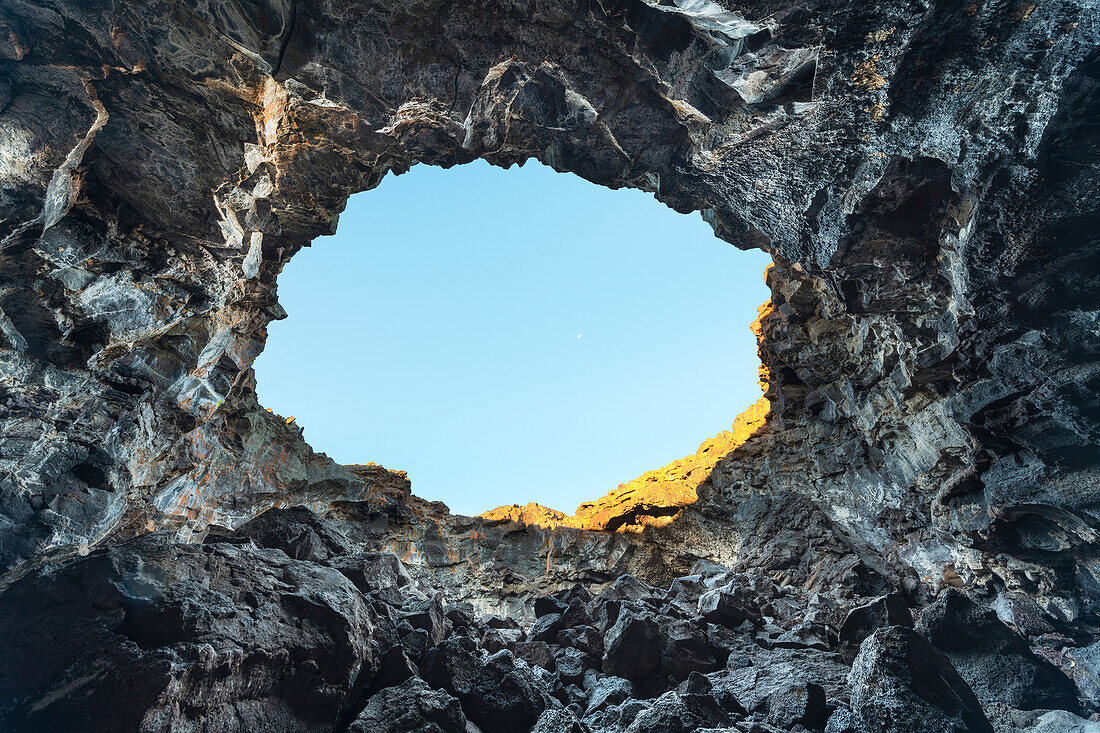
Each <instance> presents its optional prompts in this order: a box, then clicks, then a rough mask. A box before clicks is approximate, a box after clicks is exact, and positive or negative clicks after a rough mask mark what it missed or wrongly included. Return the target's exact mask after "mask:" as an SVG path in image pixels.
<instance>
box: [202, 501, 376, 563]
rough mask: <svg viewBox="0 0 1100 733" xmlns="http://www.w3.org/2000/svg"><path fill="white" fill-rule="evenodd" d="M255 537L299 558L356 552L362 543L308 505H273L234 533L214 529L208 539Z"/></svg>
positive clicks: (315, 557) (309, 558)
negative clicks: (351, 537)
mask: <svg viewBox="0 0 1100 733" xmlns="http://www.w3.org/2000/svg"><path fill="white" fill-rule="evenodd" d="M242 540H251V541H253V542H255V543H256V544H257V545H259V546H260V547H271V548H274V549H278V550H282V551H283V552H285V553H286V554H287V555H289V556H290V557H292V558H294V559H295V560H313V561H321V560H327V559H329V558H331V557H336V556H338V555H348V554H354V553H355V552H357V551H358V549H359V548H358V547H357V546H356V544H355V543H354V542H352V541H351V540H350V539H348V537H347V536H346V535H345V534H344V533H343V532H341V531H340V530H338V529H336V527H335V526H333V525H332V523H331V522H328V521H326V520H324V519H322V518H321V517H318V516H317V515H316V514H314V513H313V512H312V511H310V510H309V509H307V508H305V507H304V506H295V507H290V508H288V509H279V508H272V509H268V510H267V511H265V512H263V513H262V514H260V515H258V516H257V517H255V518H254V519H251V520H249V521H247V522H245V523H244V524H242V525H241V526H239V527H237V529H236V530H234V531H233V532H232V533H229V534H225V533H222V532H212V533H211V534H210V536H209V537H208V538H207V542H210V543H220V542H240V541H242Z"/></svg>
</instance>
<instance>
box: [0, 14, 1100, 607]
mask: <svg viewBox="0 0 1100 733" xmlns="http://www.w3.org/2000/svg"><path fill="white" fill-rule="evenodd" d="M1090 7H1091V6H1089V5H1088V4H1087V3H1075V2H1068V1H1066V2H1046V3H1042V4H1039V5H1034V4H1030V3H1023V4H1015V3H999V2H988V3H976V4H973V5H967V6H962V5H959V4H955V3H925V4H922V3H907V2H886V3H876V4H848V3H840V2H828V1H826V0H822V1H821V2H815V3H811V4H810V5H809V6H795V5H789V4H786V3H782V2H750V3H742V4H740V5H738V6H737V8H736V9H727V8H724V7H722V6H719V5H716V4H713V3H698V4H691V3H682V4H681V5H680V6H677V5H674V4H658V3H650V2H644V1H641V0H631V1H627V2H581V3H561V2H541V1H540V2H535V3H507V2H503V3H502V2H492V3H466V4H454V3H447V2H410V3H400V4H396V5H395V4H392V3H370V2H339V1H337V0H330V1H329V2H323V3H315V4H305V3H291V2H289V0H287V1H286V2H226V3H185V2H178V3H177V2H162V3H136V4H135V3H112V2H107V1H104V2H96V3H77V2H61V1H58V0H54V1H52V2H35V3H27V2H21V1H20V0H12V1H11V2H7V3H5V5H4V7H3V9H2V20H0V22H2V23H3V25H4V33H2V34H0V210H2V212H3V213H2V219H0V309H2V312H0V332H2V334H3V338H2V339H0V405H2V413H0V421H2V426H3V430H2V436H0V562H2V564H3V569H4V571H5V572H6V573H7V575H6V578H7V579H8V580H11V579H14V578H16V577H19V576H20V575H22V574H23V573H25V572H26V571H27V570H28V569H31V568H34V567H36V566H37V565H39V564H41V563H43V562H45V561H49V560H54V559H58V558H60V557H65V556H68V555H72V554H74V553H83V552H87V551H88V550H89V548H94V547H96V546H100V545H103V544H105V543H106V544H111V543H116V542H119V541H121V540H123V539H125V538H128V537H132V536H135V535H138V534H142V533H145V532H148V531H150V530H154V529H157V528H166V529H170V530H172V531H173V532H174V533H175V537H176V538H177V539H179V540H181V541H188V540H197V539H201V538H202V537H203V536H204V533H205V532H206V531H207V528H208V527H210V526H211V525H218V526H220V527H230V528H231V527H235V526H237V525H239V524H241V523H242V522H244V521H246V520H248V519H249V518H251V517H254V516H256V515H257V514H258V513H260V512H262V511H264V510H265V509H267V508H269V507H271V506H276V505H278V506H289V505H295V504H305V505H307V506H309V507H311V508H313V509H314V510H315V511H317V512H319V513H321V514H323V515H326V516H328V517H330V518H332V519H333V520H334V521H339V522H341V523H343V524H342V526H345V527H346V529H347V531H348V532H349V533H350V534H353V535H355V536H356V538H357V539H359V540H361V541H363V542H366V543H368V544H374V545H377V546H378V547H387V548H390V549H395V550H398V551H399V554H402V555H403V556H404V557H405V558H406V560H408V561H409V562H410V563H411V565H412V566H414V567H415V568H417V569H418V571H419V572H421V573H423V574H424V576H425V577H431V578H434V581H433V582H436V583H437V584H440V585H442V586H443V587H449V588H451V589H452V591H453V592H455V593H457V594H459V595H460V596H462V595H463V594H465V596H466V597H468V598H470V599H472V600H477V601H478V602H480V603H485V604H487V605H488V606H491V607H494V608H512V609H519V608H522V607H524V604H526V603H529V600H530V594H531V593H532V592H534V591H536V590H547V589H552V588H556V587H561V586H564V585H567V584H570V583H572V582H574V581H577V580H581V581H585V582H592V583H600V582H606V581H607V580H610V579H611V578H613V577H615V576H616V575H618V574H619V573H621V572H624V571H627V570H630V571H633V572H635V573H638V574H639V575H641V576H642V577H646V578H650V579H653V580H655V581H657V580H660V581H664V580H667V579H669V578H671V577H675V576H676V575H677V574H682V573H683V572H686V570H687V569H688V568H689V567H690V566H691V564H692V563H693V562H694V561H695V560H696V559H698V558H710V559H714V560H720V561H723V562H725V563H727V564H740V565H741V566H744V567H756V568H759V569H763V570H766V571H767V572H769V573H772V574H778V575H780V576H786V577H788V578H793V579H796V580H798V582H803V583H809V584H811V585H813V584H815V583H816V584H818V585H820V586H822V587H824V586H827V585H829V584H830V583H833V582H840V579H842V578H843V579H847V580H845V581H844V582H849V581H850V582H858V583H865V584H867V587H868V588H872V587H875V586H876V584H882V583H886V582H887V581H885V580H882V579H889V581H888V582H889V583H894V584H907V586H908V587H910V588H911V589H917V588H921V587H923V588H926V589H936V588H938V587H940V586H943V585H958V586H966V587H977V586H983V587H992V588H994V589H1001V590H1008V591H1018V592H1022V593H1025V594H1027V595H1028V596H1031V597H1033V598H1034V599H1036V600H1037V601H1038V603H1039V604H1040V606H1041V607H1042V608H1043V609H1045V611H1046V612H1048V613H1050V614H1052V615H1053V616H1055V617H1057V618H1059V619H1063V620H1065V621H1067V622H1073V623H1081V624H1084V625H1085V626H1087V627H1091V626H1092V625H1094V624H1095V622H1096V618H1095V602H1096V600H1097V598H1098V593H1100V588H1098V587H1097V581H1096V576H1097V571H1098V565H1097V562H1098V558H1097V546H1096V541H1097V534H1096V533H1097V527H1098V525H1100V522H1098V517H1097V514H1096V500H1095V497H1096V496H1097V491H1096V489H1097V477H1098V473H1097V471H1098V467H1097V460H1098V455H1097V451H1096V445H1097V438H1098V417H1100V413H1098V409H1100V405H1098V401H1097V399H1098V398H1097V389H1096V388H1097V384H1098V379H1100V376H1098V363H1100V362H1098V360H1097V336H1096V334H1097V323H1098V321H1097V318H1098V315H1097V314H1098V305H1100V304H1098V301H1097V292H1098V291H1097V277H1098V273H1097V262H1100V259H1098V258H1097V256H1096V255H1097V247H1098V240H1097V232H1098V231H1100V221H1098V218H1097V215H1096V209H1097V207H1096V202H1097V195H1098V194H1097V191H1096V184H1095V181H1096V180H1097V176H1096V174H1097V166H1098V165H1100V147H1098V146H1097V144H1096V126H1095V122H1094V119H1095V115H1096V112H1097V110H1098V107H1097V93H1098V92H1097V74H1098V70H1100V66H1098V61H1097V58H1098V57H1097V44H1096V38H1097V37H1098V32H1100V27H1098V22H1097V16H1096V13H1095V10H1094V9H1091V10H1090V9H1089V8H1090ZM531 157H534V158H537V159H538V160H540V161H542V162H544V163H546V164H548V165H551V166H553V167H554V168H556V169H558V170H561V171H569V172H573V173H575V174H577V175H580V176H582V177H584V178H586V179H587V180H590V181H593V182H595V183H598V184H601V185H607V186H611V187H619V186H631V187H636V188H641V189H644V190H647V191H652V192H653V193H654V194H655V195H656V197H657V198H658V199H659V200H660V201H661V202H663V203H664V204H666V205H668V206H671V207H672V208H674V209H676V210H677V211H681V212H690V211H699V212H701V213H702V215H703V216H704V217H705V218H706V219H707V221H708V222H709V223H711V224H712V226H713V227H714V229H715V232H716V234H717V235H718V236H719V237H721V238H723V239H725V240H727V241H729V242H730V243H732V244H733V245H735V246H739V247H745V248H748V247H759V248H763V249H765V250H767V251H768V252H770V253H771V254H772V255H773V257H774V258H775V261H776V265H775V266H774V267H773V268H772V269H771V270H770V271H769V275H768V284H769V286H770V288H771V290H772V300H771V303H770V304H769V306H768V307H767V308H765V309H764V310H763V312H762V314H761V318H760V320H759V322H758V324H757V328H758V334H759V339H760V341H759V343H760V353H761V358H762V361H763V364H764V367H763V372H764V374H763V380H764V382H765V384H766V393H765V398H766V403H762V406H761V407H758V408H757V413H756V414H754V415H749V416H747V417H746V418H745V419H744V420H742V423H741V424H742V425H743V426H744V425H750V428H749V429H745V430H744V432H745V435H744V436H741V437H740V438H736V439H734V437H731V436H726V437H725V438H722V437H721V436H720V437H719V439H717V440H716V441H712V442H710V443H708V444H704V446H703V447H702V448H701V453H700V455H701V456H704V457H703V458H698V457H697V459H691V458H689V459H685V460H686V461H687V462H688V463H687V464H684V465H680V466H679V467H678V468H677V467H676V466H675V464H674V467H673V468H672V469H671V470H670V471H665V472H664V473H662V472H657V474H655V475H652V476H648V477H643V479H640V481H641V482H642V483H641V485H640V486H641V488H638V486H635V487H634V488H633V489H630V492H629V494H628V495H627V496H625V497H624V496H623V495H622V493H621V492H622V489H620V493H619V494H616V493H615V492H613V493H612V494H611V495H609V497H607V498H605V499H604V500H602V501H601V502H597V503H596V504H594V505H593V507H591V508H590V509H589V510H588V514H586V515H585V516H584V517H581V518H580V519H577V518H573V519H569V518H565V517H558V516H549V517H548V516H545V515H544V514H543V513H540V512H539V511H538V509H537V508H531V509H530V510H529V512H528V514H524V513H523V512H522V511H518V510H507V511H503V513H502V514H498V515H495V516H493V515H490V516H489V517H487V518H474V519H470V518H464V517H454V516H451V515H449V514H448V513H446V512H445V510H444V509H443V508H442V507H440V506H439V505H433V504H428V503H425V502H422V501H420V500H418V499H416V498H415V497H414V496H411V495H410V494H409V492H408V484H407V481H406V480H405V478H404V477H403V476H402V475H400V474H394V473H391V472H388V471H386V470H385V469H383V468H381V467H377V466H360V467H342V466H337V465H334V464H333V463H332V462H330V461H328V460H327V459H326V458H325V457H324V456H321V455H318V454H315V453H314V452H313V451H312V450H311V449H310V448H309V446H307V445H306V444H305V443H304V442H303V441H302V439H301V437H300V436H299V435H298V434H297V432H296V431H295V430H294V428H293V427H291V426H287V425H285V424H283V423H282V421H280V420H278V419H277V418H275V417H274V416H272V415H270V414H268V413H267V412H265V411H264V410H263V409H262V407H261V406H260V405H259V404H258V403H257V402H256V399H255V394H254V378H253V374H252V370H251V364H252V361H253V359H254V358H255V357H256V355H257V354H258V353H259V352H260V350H261V349H262V348H263V343H264V339H265V335H266V330H265V329H266V326H267V324H268V323H270V322H271V320H272V319H276V318H280V317H282V316H283V315H284V314H283V312H282V311H281V309H280V307H279V305H278V303H277V301H276V299H275V297H274V292H275V287H274V285H275V281H276V276H277V274H278V272H279V269H280V267H281V266H282V264H283V263H284V262H285V261H286V260H287V259H288V258H289V257H291V256H292V255H293V254H294V253H295V252H296V251H297V250H298V249H300V248H301V247H302V246H304V245H305V244H306V243H308V242H309V241H310V240H311V239H312V238H313V237H315V236H317V235H319V234H322V233H330V232H332V231H333V230H334V227H335V225H336V220H337V217H338V214H339V212H340V210H341V209H342V207H343V205H344V203H345V201H346V200H347V197H348V196H349V195H350V194H352V193H354V192H356V191H361V190H364V189H369V188H370V187H372V186H374V185H376V184H377V183H378V182H379V181H380V180H381V178H382V176H383V175H384V174H385V173H386V172H387V171H395V172H401V171H403V170H406V169H407V168H408V167H409V166H410V165H412V164H413V163H416V162H424V163H430V164H433V165H442V166H451V165H456V164H461V163H464V162H467V161H470V160H473V159H475V158H483V159H486V160H488V161H490V162H493V163H498V164H508V163H512V162H518V161H522V160H525V159H527V158H531ZM762 411H766V415H761V414H759V413H760V412H762ZM750 435H751V437H749V436H750ZM745 437H747V438H748V440H747V441H743V440H742V439H743V438H745ZM742 443H743V444H742ZM704 454H705V455H704ZM628 488H630V485H628ZM792 507H793V508H794V509H793V510H792ZM582 514H583V512H582ZM627 529H630V530H633V531H625V530H627ZM616 530H617V531H616ZM815 542H816V545H815Z"/></svg>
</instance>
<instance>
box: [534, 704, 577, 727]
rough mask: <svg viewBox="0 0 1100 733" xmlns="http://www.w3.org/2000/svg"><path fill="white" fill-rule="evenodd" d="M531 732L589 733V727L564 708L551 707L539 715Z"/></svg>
mask: <svg viewBox="0 0 1100 733" xmlns="http://www.w3.org/2000/svg"><path fill="white" fill-rule="evenodd" d="M531 733H589V728H588V726H586V725H585V724H584V723H582V722H581V721H580V720H578V719H577V716H576V715H574V714H573V713H572V712H571V711H569V710H566V709H564V708H550V709H547V710H544V711H543V712H542V715H540V716H539V719H538V722H536V723H535V727H534V728H532V729H531Z"/></svg>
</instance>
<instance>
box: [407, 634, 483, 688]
mask: <svg viewBox="0 0 1100 733" xmlns="http://www.w3.org/2000/svg"><path fill="white" fill-rule="evenodd" d="M420 669H421V671H422V673H423V676H424V680H425V681H426V682H427V683H428V684H429V685H431V686H432V687H434V688H436V689H438V690H446V691H447V692H448V693H450V694H451V695H454V696H455V697H457V698H459V699H460V700H461V699H463V698H465V696H466V695H469V694H470V693H471V692H472V691H473V689H474V687H475V686H476V684H477V682H478V678H479V675H480V672H481V664H480V663H479V661H478V657H477V645H476V644H475V642H474V640H473V639H471V638H470V637H468V636H459V635H454V636H451V637H450V638H449V639H446V640H445V641H444V642H443V643H442V644H439V645H438V646H435V647H432V648H431V649H428V650H427V651H426V652H425V653H424V657H423V660H422V661H421V664H420Z"/></svg>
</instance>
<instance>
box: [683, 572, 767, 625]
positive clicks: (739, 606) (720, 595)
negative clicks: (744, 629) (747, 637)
mask: <svg viewBox="0 0 1100 733" xmlns="http://www.w3.org/2000/svg"><path fill="white" fill-rule="evenodd" d="M698 609H699V615H701V616H702V617H703V618H704V619H705V620H706V621H708V622H710V623H714V624H721V625H722V626H725V627H727V628H730V629H734V628H737V627H738V626H740V625H741V624H743V623H745V622H746V621H750V622H752V624H753V625H754V626H757V625H760V624H761V623H762V621H763V618H762V616H761V614H760V606H759V605H758V604H757V602H756V599H755V598H753V596H752V593H751V592H749V591H748V590H747V589H746V588H744V587H743V586H741V585H740V584H739V583H736V582H733V583H730V584H728V585H725V586H722V587H721V588H715V589H714V590H710V591H707V592H706V593H704V594H703V595H701V596H699V601H698Z"/></svg>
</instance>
